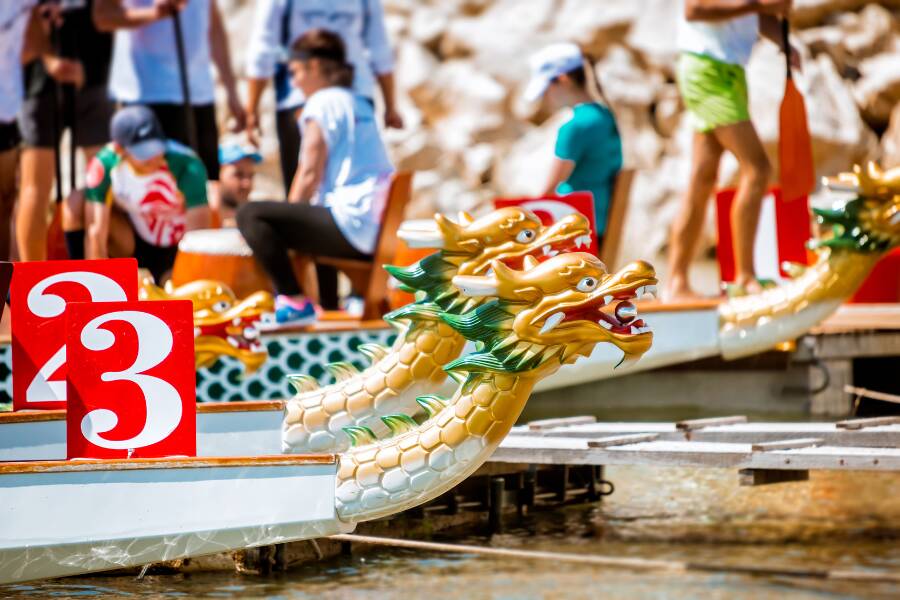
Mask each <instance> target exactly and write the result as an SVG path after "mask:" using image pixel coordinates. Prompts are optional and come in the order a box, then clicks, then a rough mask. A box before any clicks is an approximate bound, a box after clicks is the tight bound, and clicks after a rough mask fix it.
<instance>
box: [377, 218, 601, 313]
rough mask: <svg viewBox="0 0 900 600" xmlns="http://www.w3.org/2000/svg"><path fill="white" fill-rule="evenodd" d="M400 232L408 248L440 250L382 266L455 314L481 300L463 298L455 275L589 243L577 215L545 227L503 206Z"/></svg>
mask: <svg viewBox="0 0 900 600" xmlns="http://www.w3.org/2000/svg"><path fill="white" fill-rule="evenodd" d="M398 235H399V236H400V237H401V238H402V239H403V240H404V241H405V242H406V243H407V244H408V245H409V246H410V247H413V248H437V249H438V252H436V253H435V254H432V255H431V256H428V257H426V258H423V259H422V260H421V261H419V262H418V263H415V264H413V265H411V266H409V267H394V266H390V265H386V266H385V268H386V269H387V270H388V272H389V273H390V274H391V275H393V276H394V278H396V279H397V280H398V281H400V283H401V284H402V285H404V286H405V287H406V288H407V289H408V290H410V291H416V292H423V294H424V300H423V302H424V303H432V304H434V305H436V306H437V307H439V308H440V309H441V310H444V311H453V312H464V311H466V310H471V308H473V307H474V306H476V305H477V304H479V303H481V302H482V300H479V299H472V298H466V297H464V296H461V295H460V294H459V290H457V289H456V288H455V287H454V286H453V283H452V279H453V277H455V276H457V275H484V274H487V273H489V272H490V269H491V265H492V264H493V263H495V262H499V263H501V264H504V265H505V266H508V267H512V268H521V267H523V266H524V265H525V261H526V260H530V261H534V262H537V261H540V260H546V259H548V258H551V257H553V256H556V255H558V254H559V253H561V252H568V251H572V250H577V249H579V248H582V247H587V246H589V245H590V242H591V230H590V224H589V223H588V220H587V218H586V217H584V216H583V215H581V214H578V213H573V214H570V215H567V216H565V217H563V218H561V219H559V220H558V221H557V222H556V223H554V224H552V225H549V226H545V225H543V224H542V223H541V221H540V219H539V218H538V217H537V216H536V215H535V214H534V213H532V212H531V211H528V210H525V209H523V208H520V207H507V208H501V209H499V210H495V211H493V212H490V213H488V214H486V215H484V216H483V217H480V218H478V219H473V218H472V217H471V216H470V215H468V214H467V213H460V214H459V220H458V222H454V221H451V220H450V219H449V218H447V217H445V216H443V215H440V214H438V215H435V218H434V220H433V221H416V222H407V223H405V224H404V225H403V227H401V229H400V231H399V232H398ZM413 306H415V305H413ZM419 306H420V307H421V303H420V304H419ZM400 310H401V311H403V309H400ZM406 312H408V311H404V314H405V313H406ZM394 316H395V317H399V315H398V314H397V313H395V314H394Z"/></svg>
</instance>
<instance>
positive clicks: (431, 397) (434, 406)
mask: <svg viewBox="0 0 900 600" xmlns="http://www.w3.org/2000/svg"><path fill="white" fill-rule="evenodd" d="M416 402H418V403H419V406H421V407H422V408H423V409H425V412H426V413H427V414H428V416H429V417H432V416H434V415H436V414H437V413H438V412H440V411H441V410H442V409H443V408H444V407H445V406H447V401H446V400H444V399H443V398H441V397H440V396H438V395H437V394H426V395H424V396H419V397H418V398H416Z"/></svg>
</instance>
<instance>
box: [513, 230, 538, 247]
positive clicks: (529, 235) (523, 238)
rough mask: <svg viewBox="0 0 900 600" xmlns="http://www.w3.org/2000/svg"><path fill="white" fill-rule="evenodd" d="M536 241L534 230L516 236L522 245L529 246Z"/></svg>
mask: <svg viewBox="0 0 900 600" xmlns="http://www.w3.org/2000/svg"><path fill="white" fill-rule="evenodd" d="M533 239H534V229H523V230H522V231H520V232H519V233H517V234H516V241H517V242H519V243H520V244H527V243H528V242H530V241H531V240H533Z"/></svg>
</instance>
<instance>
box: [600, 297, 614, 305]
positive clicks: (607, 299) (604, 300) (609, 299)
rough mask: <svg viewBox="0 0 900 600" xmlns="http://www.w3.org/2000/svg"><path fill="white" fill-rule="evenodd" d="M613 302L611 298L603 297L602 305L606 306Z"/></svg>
mask: <svg viewBox="0 0 900 600" xmlns="http://www.w3.org/2000/svg"><path fill="white" fill-rule="evenodd" d="M613 300H614V298H613V297H612V296H603V305H604V306H606V305H607V304H609V303H610V302H612V301H613Z"/></svg>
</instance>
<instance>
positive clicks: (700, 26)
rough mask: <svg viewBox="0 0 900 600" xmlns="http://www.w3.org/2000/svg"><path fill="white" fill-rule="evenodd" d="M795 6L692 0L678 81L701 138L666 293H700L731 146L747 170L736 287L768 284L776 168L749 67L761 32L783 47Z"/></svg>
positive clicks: (758, 0) (734, 223)
mask: <svg viewBox="0 0 900 600" xmlns="http://www.w3.org/2000/svg"><path fill="white" fill-rule="evenodd" d="M790 9H791V0H684V10H683V11H682V14H681V18H680V22H679V28H678V48H679V50H680V55H679V58H678V66H677V79H678V88H679V91H680V92H681V97H682V99H683V100H684V104H685V107H686V108H687V110H688V113H689V115H690V117H691V120H692V121H693V125H694V139H693V150H692V157H691V174H690V182H689V183H688V188H687V192H686V194H685V196H684V200H683V202H682V206H681V211H680V212H679V214H678V216H677V217H676V219H675V222H674V223H673V225H672V235H671V248H670V251H669V277H668V281H667V283H666V288H665V292H664V296H665V297H666V298H669V299H678V298H690V297H693V296H694V292H693V290H692V289H691V286H690V283H689V279H688V269H689V267H690V262H691V259H692V257H693V255H694V252H695V250H696V247H697V242H698V240H699V239H700V230H701V229H702V227H703V220H704V217H705V214H706V205H707V202H708V200H709V197H710V195H711V193H712V191H713V188H714V186H715V184H716V179H717V177H718V169H719V160H720V159H721V157H722V153H723V152H724V151H725V150H728V151H729V152H731V153H732V154H734V156H735V158H736V159H737V161H738V165H739V169H740V173H739V182H738V189H737V193H736V195H735V199H734V204H733V206H732V209H731V230H732V233H733V244H734V256H735V271H736V274H735V287H736V289H738V290H741V291H743V292H747V293H754V292H757V291H759V290H760V289H761V286H760V284H759V282H758V281H757V280H756V275H755V271H754V268H753V243H754V239H755V236H756V227H757V224H758V222H759V211H760V206H761V204H762V198H763V196H764V195H765V192H766V188H767V187H768V185H769V178H770V176H771V172H772V168H771V166H770V165H769V160H768V158H767V157H766V153H765V150H764V149H763V145H762V142H760V140H759V136H758V135H757V133H756V129H755V128H754V127H753V123H752V122H751V121H750V113H749V109H748V99H747V78H746V74H745V72H744V67H745V66H746V64H747V61H748V60H749V59H750V52H751V50H752V49H753V45H754V44H755V43H756V40H757V39H758V38H759V36H760V34H761V35H763V36H764V37H767V38H769V39H770V40H772V41H773V42H775V43H776V44H778V45H779V46H781V45H782V38H781V22H780V19H779V17H781V18H784V17H787V15H788V13H789V12H790ZM791 57H792V59H795V57H798V54H797V53H796V52H792V53H791ZM797 60H799V59H797ZM797 66H799V63H798V64H797Z"/></svg>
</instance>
